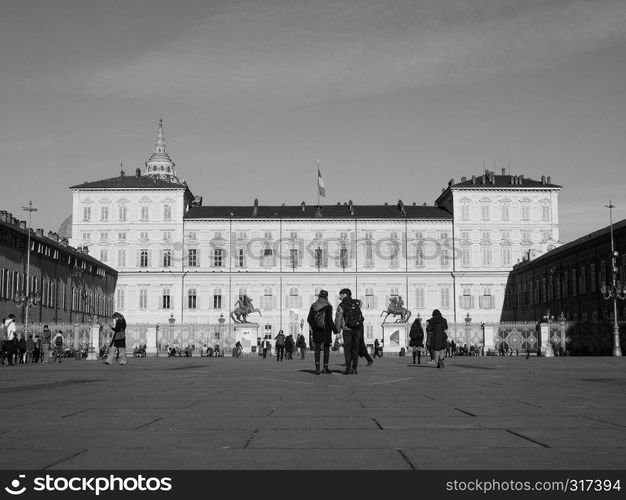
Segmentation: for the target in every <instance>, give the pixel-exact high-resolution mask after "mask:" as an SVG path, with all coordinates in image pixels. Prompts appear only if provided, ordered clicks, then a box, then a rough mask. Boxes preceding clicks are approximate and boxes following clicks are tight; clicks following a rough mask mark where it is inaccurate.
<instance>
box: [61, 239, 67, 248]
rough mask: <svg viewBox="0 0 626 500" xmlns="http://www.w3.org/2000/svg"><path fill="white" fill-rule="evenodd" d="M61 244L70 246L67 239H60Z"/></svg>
mask: <svg viewBox="0 0 626 500" xmlns="http://www.w3.org/2000/svg"><path fill="white" fill-rule="evenodd" d="M59 243H61V245H63V246H64V247H66V246H67V245H68V243H69V241H68V240H67V238H60V239H59Z"/></svg>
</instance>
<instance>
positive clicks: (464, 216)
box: [461, 203, 470, 220]
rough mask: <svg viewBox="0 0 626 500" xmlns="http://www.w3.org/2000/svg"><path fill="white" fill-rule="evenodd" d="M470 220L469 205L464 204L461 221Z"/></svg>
mask: <svg viewBox="0 0 626 500" xmlns="http://www.w3.org/2000/svg"><path fill="white" fill-rule="evenodd" d="M469 218H470V207H469V204H468V203H463V205H461V219H462V220H469Z"/></svg>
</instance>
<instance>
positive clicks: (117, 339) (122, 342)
mask: <svg viewBox="0 0 626 500" xmlns="http://www.w3.org/2000/svg"><path fill="white" fill-rule="evenodd" d="M113 346H114V347H126V320H125V319H124V316H120V317H119V318H117V320H116V321H115V327H113Z"/></svg>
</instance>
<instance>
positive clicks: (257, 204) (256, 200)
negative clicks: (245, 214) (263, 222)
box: [252, 198, 259, 217]
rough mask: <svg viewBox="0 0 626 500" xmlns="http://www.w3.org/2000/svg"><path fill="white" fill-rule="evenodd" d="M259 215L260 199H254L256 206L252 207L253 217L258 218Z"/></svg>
mask: <svg viewBox="0 0 626 500" xmlns="http://www.w3.org/2000/svg"><path fill="white" fill-rule="evenodd" d="M258 214H259V199H258V198H255V199H254V205H253V206H252V217H256V216H257V215H258Z"/></svg>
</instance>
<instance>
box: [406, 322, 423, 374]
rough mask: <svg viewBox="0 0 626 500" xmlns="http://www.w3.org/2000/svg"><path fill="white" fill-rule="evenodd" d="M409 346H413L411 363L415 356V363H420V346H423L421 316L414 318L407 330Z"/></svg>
mask: <svg viewBox="0 0 626 500" xmlns="http://www.w3.org/2000/svg"><path fill="white" fill-rule="evenodd" d="M409 338H410V339H411V341H410V342H409V347H412V348H413V364H415V358H416V357H417V364H418V365H421V364H422V359H421V357H422V347H424V329H423V328H422V318H415V321H413V324H412V325H411V330H410V332H409Z"/></svg>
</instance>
